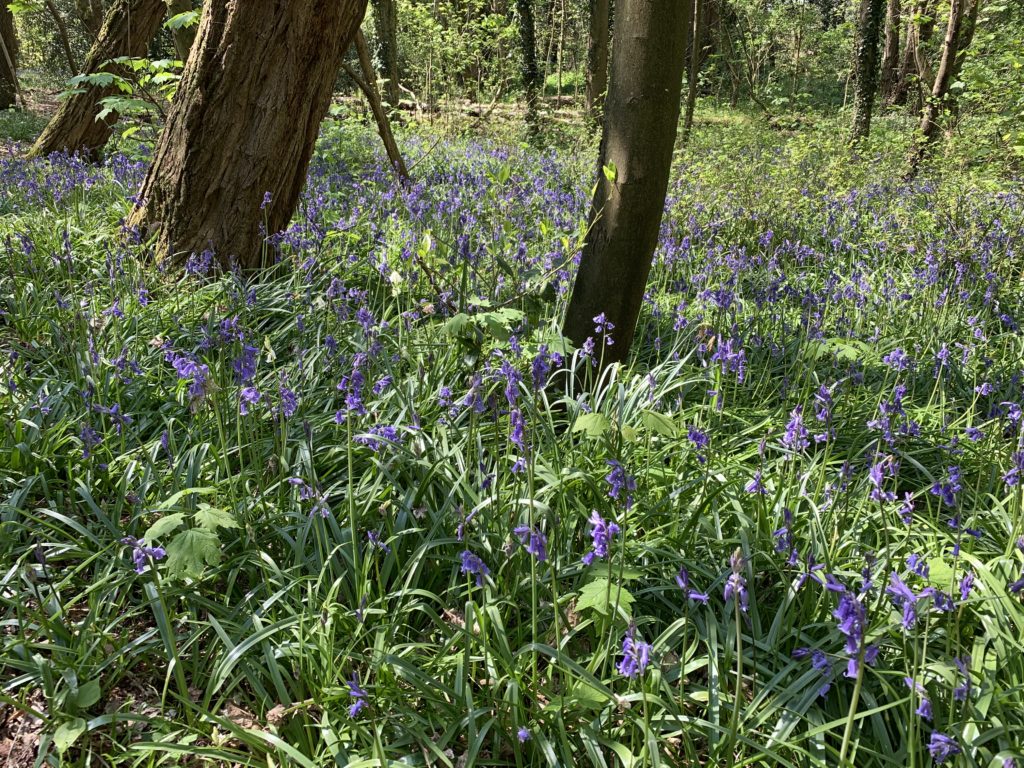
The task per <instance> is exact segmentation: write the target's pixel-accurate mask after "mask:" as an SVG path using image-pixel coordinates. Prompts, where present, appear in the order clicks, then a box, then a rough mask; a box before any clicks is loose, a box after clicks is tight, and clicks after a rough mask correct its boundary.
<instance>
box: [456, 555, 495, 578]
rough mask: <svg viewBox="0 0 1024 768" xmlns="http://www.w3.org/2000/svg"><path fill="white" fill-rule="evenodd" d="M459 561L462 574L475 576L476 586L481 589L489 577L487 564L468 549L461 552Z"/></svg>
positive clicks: (489, 570) (489, 571) (489, 572)
mask: <svg viewBox="0 0 1024 768" xmlns="http://www.w3.org/2000/svg"><path fill="white" fill-rule="evenodd" d="M459 559H460V560H461V561H462V568H461V570H462V573H464V574H467V575H471V576H476V585H477V586H478V587H482V586H483V585H484V579H485V578H486V577H488V576H490V575H491V569H490V568H488V567H487V564H486V563H485V562H484V561H483V560H481V559H480V558H479V557H477V556H476V555H474V554H473V553H472V552H470V551H469V550H468V549H464V550H462V552H461V553H460V554H459Z"/></svg>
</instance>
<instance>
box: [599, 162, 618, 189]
mask: <svg viewBox="0 0 1024 768" xmlns="http://www.w3.org/2000/svg"><path fill="white" fill-rule="evenodd" d="M601 170H602V171H603V172H604V177H605V178H606V179H608V183H609V184H614V183H615V179H617V178H618V176H619V171H618V169H617V168H616V167H615V163H608V165H606V166H604V168H602V169H601Z"/></svg>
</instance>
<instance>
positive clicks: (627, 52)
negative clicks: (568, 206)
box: [563, 0, 686, 364]
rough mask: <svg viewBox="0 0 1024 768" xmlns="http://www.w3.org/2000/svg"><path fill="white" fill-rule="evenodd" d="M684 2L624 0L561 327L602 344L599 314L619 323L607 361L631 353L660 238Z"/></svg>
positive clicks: (580, 340)
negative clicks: (586, 224) (596, 169)
mask: <svg viewBox="0 0 1024 768" xmlns="http://www.w3.org/2000/svg"><path fill="white" fill-rule="evenodd" d="M683 11H684V9H683V4H682V3H679V2H674V1H673V2H666V1H665V0H624V2H620V3H619V5H618V8H617V9H616V12H615V13H616V22H615V24H616V26H615V29H616V32H615V53H614V55H613V56H612V74H611V85H610V87H609V90H608V101H607V106H606V112H605V122H604V132H603V136H602V140H601V157H600V163H601V165H602V166H603V167H614V168H615V171H616V173H615V176H614V181H610V180H609V179H608V178H607V177H606V176H605V174H604V173H598V180H597V188H596V191H595V193H594V200H593V203H592V206H591V214H590V234H589V236H588V238H587V242H586V245H585V246H584V249H583V253H582V256H581V260H580V267H579V272H578V273H577V276H576V282H575V284H574V286H573V291H572V297H571V299H570V301H569V308H568V312H567V314H566V318H565V325H564V329H563V332H564V333H565V335H566V336H568V337H569V339H571V340H572V341H573V343H575V344H576V345H577V346H581V345H583V344H584V342H585V341H586V340H587V338H588V337H589V338H593V339H595V341H597V343H598V344H601V342H602V334H601V333H600V332H598V331H595V328H594V325H595V323H594V318H595V317H597V316H598V315H601V314H604V316H605V318H606V319H607V320H608V321H609V322H611V323H612V324H614V326H615V329H614V330H613V331H612V332H611V336H612V337H613V338H614V342H615V343H614V344H612V345H610V346H606V347H604V349H603V350H601V351H599V352H597V353H595V354H596V355H597V356H598V357H600V358H602V359H603V361H604V363H605V364H607V363H612V362H618V361H622V360H624V359H625V358H626V356H627V355H628V354H629V348H630V346H631V345H632V343H633V335H634V333H635V332H636V322H637V318H638V317H639V314H640V307H641V305H642V303H643V296H644V290H645V288H646V285H647V275H648V274H649V272H650V269H651V261H652V259H653V256H654V248H655V246H656V245H657V242H658V231H659V228H660V225H661V216H662V210H663V208H664V206H665V193H666V191H667V189H668V178H669V171H670V170H671V165H672V148H673V145H674V144H675V138H676V129H677V127H678V123H679V111H680V109H679V108H680V91H681V90H682V79H683V66H684V58H685V55H684V54H685V50H684V47H683V46H684V43H685V37H686V36H685V34H684V28H685V23H684V22H685V19H684V18H683Z"/></svg>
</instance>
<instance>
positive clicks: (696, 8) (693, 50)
mask: <svg viewBox="0 0 1024 768" xmlns="http://www.w3.org/2000/svg"><path fill="white" fill-rule="evenodd" d="M706 6H707V0H693V19H692V22H693V28H692V30H691V32H690V34H688V35H687V37H688V38H689V39H690V67H689V71H688V72H687V74H686V81H687V82H686V114H685V115H684V116H683V136H682V141H683V144H687V143H688V142H689V141H690V131H691V130H692V128H693V111H694V109H696V107H697V78H698V76H699V75H700V65H701V61H702V60H703V57H704V27H705V24H704V19H705V16H706V11H707V8H706ZM683 10H684V13H685V11H686V9H685V8H684V9H683Z"/></svg>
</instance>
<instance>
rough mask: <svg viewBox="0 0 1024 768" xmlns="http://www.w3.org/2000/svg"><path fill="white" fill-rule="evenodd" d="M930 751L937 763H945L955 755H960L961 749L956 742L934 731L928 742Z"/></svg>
mask: <svg viewBox="0 0 1024 768" xmlns="http://www.w3.org/2000/svg"><path fill="white" fill-rule="evenodd" d="M928 751H929V752H930V753H931V756H932V758H933V759H934V760H935V762H936V763H940V764H941V763H944V762H946V761H947V760H948V759H949V758H951V757H953V756H954V755H959V754H960V747H959V746H958V745H957V743H956V740H955V739H953V738H951V737H949V736H947V735H946V734H944V733H939V732H938V731H932V736H931V738H930V739H929V740H928Z"/></svg>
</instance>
